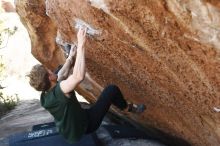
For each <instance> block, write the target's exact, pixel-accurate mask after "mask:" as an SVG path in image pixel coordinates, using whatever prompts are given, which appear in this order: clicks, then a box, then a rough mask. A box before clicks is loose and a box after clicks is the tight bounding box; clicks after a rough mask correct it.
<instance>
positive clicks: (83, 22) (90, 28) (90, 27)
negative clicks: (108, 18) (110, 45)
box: [75, 19, 101, 36]
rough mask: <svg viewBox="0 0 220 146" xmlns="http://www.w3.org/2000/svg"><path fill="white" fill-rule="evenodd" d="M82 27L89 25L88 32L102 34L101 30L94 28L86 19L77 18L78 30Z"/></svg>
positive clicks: (76, 26) (93, 34) (89, 33)
mask: <svg viewBox="0 0 220 146" xmlns="http://www.w3.org/2000/svg"><path fill="white" fill-rule="evenodd" d="M80 27H87V34H88V35H92V36H95V35H100V34H101V31H100V30H98V29H95V28H93V27H92V26H91V25H89V24H88V23H86V22H85V21H83V20H81V19H75V28H76V29H77V30H78V29H79V28H80Z"/></svg>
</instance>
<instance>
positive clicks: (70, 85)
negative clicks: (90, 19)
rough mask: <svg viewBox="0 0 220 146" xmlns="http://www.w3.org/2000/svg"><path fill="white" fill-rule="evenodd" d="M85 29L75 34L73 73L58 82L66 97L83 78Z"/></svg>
mask: <svg viewBox="0 0 220 146" xmlns="http://www.w3.org/2000/svg"><path fill="white" fill-rule="evenodd" d="M86 31H87V29H86V28H80V29H79V31H78V34H77V39H78V47H77V55H76V61H75V65H74V67H73V73H72V74H71V75H70V76H69V77H68V78H67V79H66V80H63V81H61V82H60V87H61V90H62V91H63V92H64V94H66V95H68V94H69V93H70V92H72V91H73V90H74V88H75V87H76V86H77V85H78V84H79V83H80V82H81V81H83V79H84V77H85V48H84V44H85V41H86Z"/></svg>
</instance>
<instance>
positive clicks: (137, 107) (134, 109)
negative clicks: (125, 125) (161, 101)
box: [128, 103, 146, 113]
mask: <svg viewBox="0 0 220 146" xmlns="http://www.w3.org/2000/svg"><path fill="white" fill-rule="evenodd" d="M145 109H146V106H145V105H144V104H133V103H130V104H128V112H131V113H142V112H144V110H145Z"/></svg>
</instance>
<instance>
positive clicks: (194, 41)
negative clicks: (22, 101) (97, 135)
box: [17, 0, 220, 146]
mask: <svg viewBox="0 0 220 146" xmlns="http://www.w3.org/2000/svg"><path fill="white" fill-rule="evenodd" d="M44 2H45V1H44V0H17V11H18V13H19V15H20V17H21V19H22V20H23V23H24V24H25V26H26V28H27V29H28V31H29V34H30V37H31V40H32V53H33V55H34V56H35V57H36V58H37V59H38V60H39V61H40V62H42V63H43V64H45V65H46V66H48V67H49V68H51V69H54V68H55V67H56V66H58V65H59V64H61V63H63V61H64V56H63V54H62V51H61V49H60V48H59V47H58V46H57V45H56V43H55V39H56V38H57V37H59V39H61V40H62V41H63V42H66V43H73V42H74V41H72V40H75V38H76V37H75V36H76V30H75V28H74V26H75V21H76V19H81V20H83V21H85V22H86V23H88V24H90V25H91V26H93V27H94V28H95V29H98V30H100V31H101V35H98V36H96V37H89V39H88V41H87V45H86V48H87V54H86V58H87V68H88V73H89V74H90V76H91V78H92V79H91V78H90V77H87V78H86V81H85V82H84V83H83V84H82V85H81V86H80V88H79V89H78V91H81V93H82V94H83V95H84V96H85V97H86V98H87V99H90V101H94V97H95V96H96V95H98V94H99V92H100V90H101V89H102V87H104V86H105V85H107V84H110V83H114V84H117V85H118V86H119V87H120V88H121V89H122V91H123V93H124V95H125V97H126V98H127V99H128V100H129V101H132V102H135V103H144V104H145V105H146V106H147V110H146V111H145V112H144V113H143V114H140V115H137V114H129V113H123V114H124V115H125V116H128V117H129V118H130V119H132V120H134V121H137V122H139V123H140V124H142V125H144V126H147V125H151V126H153V127H156V128H158V129H160V130H162V131H164V132H166V133H169V134H172V135H174V136H177V137H181V138H183V139H185V140H187V141H189V142H190V143H191V144H192V145H198V146H199V145H200V146H217V145H220V113H219V112H218V108H220V100H219V98H220V1H218V0H193V1H192V0H172V1H171V0H137V1H128V0H81V1H79V0H72V1H69V0H56V1H55V0H46V2H45V3H44ZM46 14H47V15H46ZM93 80H94V81H93Z"/></svg>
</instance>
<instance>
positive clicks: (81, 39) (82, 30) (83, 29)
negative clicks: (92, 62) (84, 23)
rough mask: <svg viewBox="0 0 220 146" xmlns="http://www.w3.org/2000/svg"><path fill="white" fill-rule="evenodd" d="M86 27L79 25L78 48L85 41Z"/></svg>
mask: <svg viewBox="0 0 220 146" xmlns="http://www.w3.org/2000/svg"><path fill="white" fill-rule="evenodd" d="M86 31H87V28H86V27H80V28H79V31H78V33H77V39H78V48H82V47H83V46H84V44H85V42H86Z"/></svg>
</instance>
